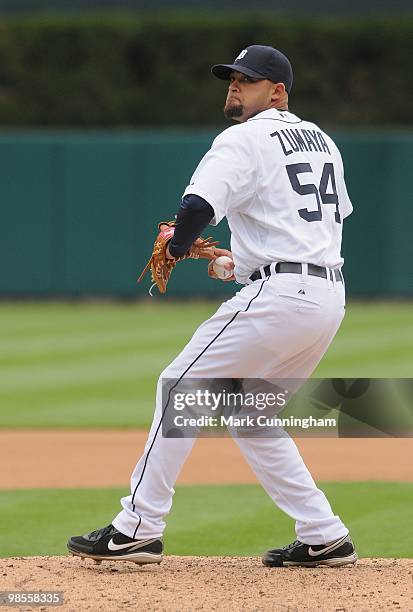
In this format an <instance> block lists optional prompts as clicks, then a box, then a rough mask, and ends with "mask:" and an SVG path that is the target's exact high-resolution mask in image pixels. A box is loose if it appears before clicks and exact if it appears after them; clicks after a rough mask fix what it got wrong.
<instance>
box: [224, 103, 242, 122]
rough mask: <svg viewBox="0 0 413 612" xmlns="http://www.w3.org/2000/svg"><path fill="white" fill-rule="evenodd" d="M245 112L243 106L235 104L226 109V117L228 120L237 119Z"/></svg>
mask: <svg viewBox="0 0 413 612" xmlns="http://www.w3.org/2000/svg"><path fill="white" fill-rule="evenodd" d="M243 112H244V108H243V106H242V105H241V104H233V105H231V106H226V107H225V108H224V115H225V117H226V118H227V119H235V118H236V117H241V116H242V113H243Z"/></svg>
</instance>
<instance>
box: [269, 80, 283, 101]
mask: <svg viewBox="0 0 413 612" xmlns="http://www.w3.org/2000/svg"><path fill="white" fill-rule="evenodd" d="M270 93H271V102H279V101H280V100H281V99H282V98H284V97H285V96H286V95H287V92H286V91H285V85H284V83H272V87H271V92H270Z"/></svg>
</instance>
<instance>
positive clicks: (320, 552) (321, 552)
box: [308, 535, 347, 557]
mask: <svg viewBox="0 0 413 612" xmlns="http://www.w3.org/2000/svg"><path fill="white" fill-rule="evenodd" d="M346 538H347V536H346V535H345V536H344V537H343V538H340V539H339V540H337V542H333V543H332V544H330V545H329V546H326V547H325V548H322V549H321V550H313V549H312V548H311V546H310V547H309V549H308V554H309V555H310V557H319V556H320V555H324V554H325V553H328V552H331V551H332V550H335V549H336V548H339V547H340V546H341V545H342V544H343V542H344V540H345V539H346Z"/></svg>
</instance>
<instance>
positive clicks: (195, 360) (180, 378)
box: [132, 277, 270, 539]
mask: <svg viewBox="0 0 413 612" xmlns="http://www.w3.org/2000/svg"><path fill="white" fill-rule="evenodd" d="M269 278H270V277H267V278H265V279H264V280H263V281H262V283H261V286H260V288H259V291H258V293H257V295H255V296H254V297H252V298H251V299H250V301H249V302H248V306H247V307H246V309H245V310H237V312H236V313H235V314H234V316H233V317H232V318H231V319H230V320H229V321H228V322H227V323H225V325H224V327H223V328H222V329H221V331H220V332H219V333H218V334H217V335H216V336H215V338H213V339H212V340H211V341H210V343H209V344H207V346H206V347H205V348H204V349H203V350H202V351H201V352H200V353H199V355H198V356H197V357H195V359H194V360H193V362H192V363H191V364H190V365H189V366H188V367H187V368H186V370H185V371H184V373H183V374H181V376H180V377H179V378H178V380H177V381H176V383H175V384H174V385H173V387H171V389H170V390H169V393H168V400H167V402H166V405H165V408H164V409H163V411H162V415H161V418H160V420H159V424H158V427H157V428H156V431H155V435H154V437H153V440H152V443H151V445H150V447H149V450H148V452H147V455H146V458H145V463H144V465H143V469H142V474H141V476H140V478H139V481H138V483H137V485H136V487H135V489H134V491H133V495H132V504H133V512H135V504H134V500H135V495H136V491H137V490H138V487H139V485H140V484H141V482H142V478H143V475H144V473H145V470H146V466H147V464H148V459H149V455H150V452H151V450H152V448H153V445H154V444H155V440H156V437H157V435H158V433H159V430H160V428H161V425H162V419H163V417H164V415H165V412H166V409H167V408H168V405H169V400H170V399H171V393H172V391H173V390H174V389H175V387H176V386H177V385H178V384H179V383H180V382H181V380H182V379H183V377H184V376H185V374H187V373H188V372H189V370H190V369H191V368H192V366H193V365H194V364H195V363H196V362H197V361H198V359H200V358H201V357H202V355H203V354H204V353H205V352H206V351H207V350H208V349H209V347H210V346H211V345H212V344H213V343H214V342H215V341H216V340H217V339H218V338H219V337H220V335H221V334H222V333H223V332H224V331H225V330H226V329H227V327H229V326H230V325H231V323H232V322H233V321H235V319H236V317H237V316H238V315H239V314H240V313H242V312H247V311H248V309H249V307H250V306H251V304H252V302H253V301H254V300H256V299H257V298H258V296H259V295H260V293H261V291H262V288H263V287H264V284H265V283H266V282H267V281H268V280H269ZM141 522H142V517H141V516H139V522H138V524H137V526H136V529H135V531H134V534H133V539H136V533H137V531H138V528H139V526H140V524H141Z"/></svg>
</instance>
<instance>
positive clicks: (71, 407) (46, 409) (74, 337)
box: [0, 298, 413, 428]
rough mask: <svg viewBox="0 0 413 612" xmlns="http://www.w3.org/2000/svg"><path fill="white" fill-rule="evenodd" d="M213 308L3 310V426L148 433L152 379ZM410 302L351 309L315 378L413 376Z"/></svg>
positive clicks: (147, 305) (27, 306)
mask: <svg viewBox="0 0 413 612" xmlns="http://www.w3.org/2000/svg"><path fill="white" fill-rule="evenodd" d="M217 305H218V303H217V302H189V303H188V302H186V303H185V302H182V303H174V302H170V301H167V300H164V301H162V299H160V298H159V299H154V300H153V301H146V302H141V303H129V304H119V303H104V302H100V303H85V302H80V303H53V302H45V303H21V302H20V303H2V304H0V338H1V340H0V427H3V428H6V427H13V428H14V427H25V428H40V427H53V428H55V427H77V428H84V427H100V428H103V427H107V428H109V427H110V428H126V427H128V428H129V427H147V426H149V424H150V422H151V418H152V411H153V397H154V390H155V384H156V380H157V377H158V375H159V373H160V372H161V371H162V369H163V368H164V367H165V366H166V365H167V364H168V363H169V362H170V361H171V359H172V358H173V357H174V356H175V355H176V354H177V353H178V352H179V351H180V350H181V349H182V348H183V346H184V345H185V343H186V342H187V340H188V339H189V338H190V337H191V335H192V334H193V332H194V330H195V329H196V327H197V326H198V325H199V324H200V323H201V322H202V321H203V320H205V319H206V318H207V317H209V316H210V315H212V314H213V312H214V311H215V310H216V308H217ZM412 346H413V308H412V304H411V303H408V302H406V303H390V302H389V303H379V302H378V303H375V302H363V303H351V304H349V306H348V308H347V316H346V318H345V320H344V323H343V324H342V326H341V329H340V331H339V333H338V335H337V337H336V338H335V340H334V342H333V345H332V346H331V348H330V350H329V351H328V353H327V355H326V357H325V358H324V359H323V361H322V363H321V364H320V366H319V367H318V369H317V372H316V373H315V375H318V376H322V377H324V376H331V377H333V376H344V377H410V376H412V374H413V350H412Z"/></svg>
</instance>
